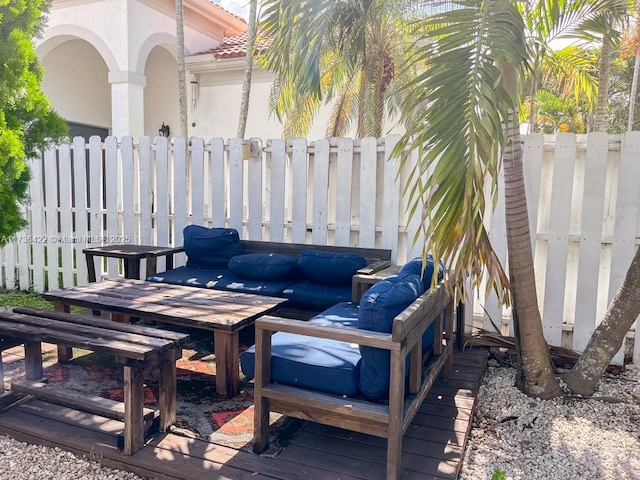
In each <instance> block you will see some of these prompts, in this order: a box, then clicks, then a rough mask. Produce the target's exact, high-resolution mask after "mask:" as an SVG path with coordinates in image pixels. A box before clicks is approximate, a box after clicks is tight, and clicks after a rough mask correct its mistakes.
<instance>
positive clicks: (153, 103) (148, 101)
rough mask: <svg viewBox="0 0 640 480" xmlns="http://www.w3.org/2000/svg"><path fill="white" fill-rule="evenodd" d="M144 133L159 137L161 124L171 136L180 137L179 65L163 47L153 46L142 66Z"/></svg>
mask: <svg viewBox="0 0 640 480" xmlns="http://www.w3.org/2000/svg"><path fill="white" fill-rule="evenodd" d="M144 75H145V77H146V79H147V86H146V87H145V89H144V134H145V135H149V136H150V137H155V136H157V135H158V129H159V128H160V126H161V125H162V123H163V122H164V123H165V125H169V126H170V127H171V135H170V136H179V135H180V107H179V99H178V63H177V62H176V59H175V58H174V56H173V55H171V53H170V52H169V51H168V50H167V49H166V48H164V47H162V46H157V47H154V48H153V49H152V50H151V52H150V53H149V56H148V57H147V61H146V63H145V70H144Z"/></svg>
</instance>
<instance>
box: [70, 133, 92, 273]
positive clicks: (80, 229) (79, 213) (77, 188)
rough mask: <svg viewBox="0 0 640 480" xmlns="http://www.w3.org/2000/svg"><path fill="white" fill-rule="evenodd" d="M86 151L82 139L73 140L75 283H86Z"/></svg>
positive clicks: (87, 232)
mask: <svg viewBox="0 0 640 480" xmlns="http://www.w3.org/2000/svg"><path fill="white" fill-rule="evenodd" d="M87 185H90V184H89V183H88V178H87V149H86V147H85V141H84V138H83V137H74V139H73V200H74V202H73V220H74V223H75V228H74V229H73V230H74V236H75V241H74V243H73V246H74V250H75V259H76V275H77V279H76V283H77V284H78V285H84V284H86V283H87V262H86V260H85V257H84V254H83V253H82V250H83V249H84V248H85V247H86V245H87V242H88V238H87V237H88V236H89V231H88V218H87V214H88V213H87V212H88V211H89V210H88V205H87Z"/></svg>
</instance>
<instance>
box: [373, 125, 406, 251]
mask: <svg viewBox="0 0 640 480" xmlns="http://www.w3.org/2000/svg"><path fill="white" fill-rule="evenodd" d="M399 141H400V135H388V136H387V137H386V139H385V143H384V164H383V168H382V171H383V172H384V173H383V175H384V178H383V185H384V187H383V189H382V192H383V198H382V218H381V219H380V222H379V223H380V224H382V242H381V245H380V246H381V247H382V248H389V249H391V251H392V252H395V253H396V254H397V252H398V232H399V231H400V219H401V218H402V217H403V215H402V212H401V211H400V189H401V185H400V179H399V178H398V164H399V162H396V161H394V159H393V158H392V156H391V154H392V152H393V149H394V148H395V146H396V144H397V143H398V142H399ZM392 260H393V262H394V263H395V262H396V260H397V259H396V258H395V257H393V258H392Z"/></svg>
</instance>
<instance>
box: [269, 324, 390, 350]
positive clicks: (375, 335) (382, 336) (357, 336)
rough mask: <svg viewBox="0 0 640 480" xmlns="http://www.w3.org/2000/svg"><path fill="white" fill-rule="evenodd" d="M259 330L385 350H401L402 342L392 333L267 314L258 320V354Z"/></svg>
mask: <svg viewBox="0 0 640 480" xmlns="http://www.w3.org/2000/svg"><path fill="white" fill-rule="evenodd" d="M258 330H260V331H261V332H268V333H269V334H272V333H275V332H288V333H295V334H298V335H306V336H308V337H317V338H327V339H330V340H338V341H342V342H349V343H357V344H358V345H365V346H368V347H375V348H381V349H384V350H399V349H400V344H399V343H398V342H396V341H394V340H393V339H392V334H390V333H380V332H373V331H370V330H361V329H358V328H353V327H341V326H327V325H316V324H313V323H309V322H301V321H300V320H293V319H288V318H281V317H273V316H270V315H266V316H264V317H260V318H259V319H258V320H256V354H258V349H259V348H260V346H259V345H258V339H257V337H258Z"/></svg>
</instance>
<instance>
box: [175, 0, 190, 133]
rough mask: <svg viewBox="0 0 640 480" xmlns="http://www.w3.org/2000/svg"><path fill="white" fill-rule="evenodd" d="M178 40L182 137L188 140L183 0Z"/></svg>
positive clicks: (179, 1)
mask: <svg viewBox="0 0 640 480" xmlns="http://www.w3.org/2000/svg"><path fill="white" fill-rule="evenodd" d="M176 40H177V43H178V98H179V102H180V136H181V137H183V138H185V139H188V135H189V133H188V126H187V77H186V66H185V63H184V9H183V6H182V0H176Z"/></svg>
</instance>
